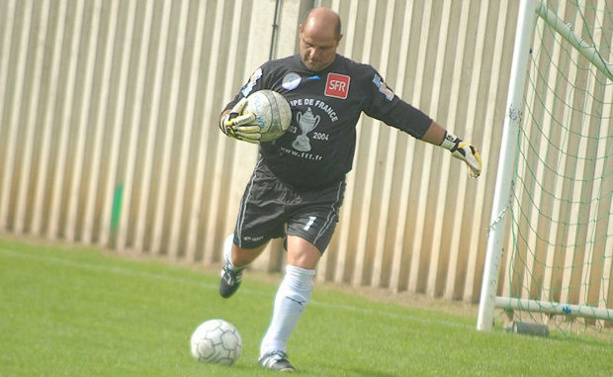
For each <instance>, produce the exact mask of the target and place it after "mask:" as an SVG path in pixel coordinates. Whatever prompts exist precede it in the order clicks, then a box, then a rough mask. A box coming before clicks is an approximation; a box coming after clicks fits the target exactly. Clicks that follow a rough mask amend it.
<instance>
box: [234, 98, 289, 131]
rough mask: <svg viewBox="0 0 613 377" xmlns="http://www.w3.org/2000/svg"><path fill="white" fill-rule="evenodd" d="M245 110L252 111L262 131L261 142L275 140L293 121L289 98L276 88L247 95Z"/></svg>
mask: <svg viewBox="0 0 613 377" xmlns="http://www.w3.org/2000/svg"><path fill="white" fill-rule="evenodd" d="M243 112H252V113H254V114H255V115H256V117H257V118H256V121H257V122H258V125H259V126H260V132H261V133H262V138H261V139H260V141H261V142H266V141H273V140H276V139H278V138H280V137H281V136H283V134H284V133H285V131H287V129H288V128H289V126H290V123H291V122H292V110H291V108H290V106H289V103H288V102H287V100H286V99H285V98H284V97H283V96H282V95H281V94H279V93H278V92H275V91H274V90H268V89H264V90H258V91H257V92H254V93H252V94H250V95H249V96H248V97H247V105H246V106H245V109H244V110H243Z"/></svg>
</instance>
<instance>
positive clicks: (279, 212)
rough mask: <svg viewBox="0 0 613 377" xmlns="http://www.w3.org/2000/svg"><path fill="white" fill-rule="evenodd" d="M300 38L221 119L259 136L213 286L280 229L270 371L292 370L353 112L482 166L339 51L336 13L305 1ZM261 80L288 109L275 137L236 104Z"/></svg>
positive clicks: (228, 281)
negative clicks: (268, 138) (264, 137)
mask: <svg viewBox="0 0 613 377" xmlns="http://www.w3.org/2000/svg"><path fill="white" fill-rule="evenodd" d="M299 38H300V50H299V54H297V55H294V56H289V57H286V58H282V59H278V60H273V61H269V62H267V63H265V64H263V65H262V66H260V67H259V68H258V69H257V70H256V71H255V72H254V73H253V75H252V76H251V77H250V79H249V81H248V82H247V83H246V84H245V85H244V86H243V87H242V89H241V90H240V92H239V93H238V94H237V95H236V97H235V98H234V99H233V100H232V101H231V102H230V103H229V104H228V105H227V106H226V108H225V109H224V111H223V112H222V114H221V119H220V124H219V126H220V128H221V131H222V132H224V133H225V134H226V135H228V136H230V137H232V138H235V139H238V140H243V141H247V142H251V143H258V144H260V147H259V152H260V157H259V159H258V161H257V164H256V166H255V169H254V171H253V175H252V177H251V179H250V181H249V183H248V185H247V188H246V189H245V192H244V194H243V197H242V200H241V204H240V209H239V213H238V216H237V221H236V226H235V230H234V234H233V235H231V236H230V237H228V239H227V240H226V242H225V244H224V250H223V255H224V261H225V265H224V267H223V269H222V271H221V283H220V294H221V296H223V297H225V298H227V297H230V296H232V295H233V294H234V293H235V292H236V290H237V289H238V288H239V285H240V284H241V280H242V273H243V269H244V268H245V267H246V266H248V265H249V264H250V263H251V262H253V261H254V260H255V259H256V258H257V257H258V256H259V255H260V254H261V253H262V251H263V250H264V248H265V247H266V245H267V244H268V242H269V241H270V240H271V239H272V238H280V237H283V238H284V241H285V248H286V250H287V264H286V269H285V276H284V278H283V281H282V282H281V284H280V286H279V289H278V292H277V295H276V298H275V300H274V304H273V313H272V319H271V322H270V325H269V327H268V330H267V332H266V334H265V335H264V338H263V340H262V343H261V347H260V359H259V362H260V364H261V365H262V366H263V367H265V368H270V369H274V370H278V371H294V370H295V369H294V367H293V365H292V364H291V363H290V361H289V360H288V358H287V353H286V351H287V341H288V339H289V337H290V335H291V333H292V331H293V329H294V327H295V326H296V323H297V321H298V319H299V318H300V315H301V313H302V311H303V310H304V308H305V306H306V305H307V304H308V302H309V299H310V297H311V290H312V287H313V277H314V275H315V269H316V267H317V264H318V262H319V260H320V258H321V257H322V254H323V253H324V251H325V250H326V247H327V246H328V243H329V242H330V239H331V238H332V234H333V233H334V229H335V226H336V223H337V221H338V213H339V208H340V207H341V205H342V202H343V194H344V191H345V175H346V174H347V173H348V172H349V171H350V170H351V169H352V162H353V156H354V152H355V147H356V124H357V122H358V120H359V118H360V115H361V113H365V114H366V115H368V116H371V117H373V118H375V119H378V120H381V121H382V122H384V123H386V124H387V125H389V126H391V127H394V128H397V129H400V130H402V131H404V132H406V133H408V134H410V135H411V136H413V137H415V138H417V139H419V140H422V141H425V142H427V143H431V144H434V145H438V146H441V147H442V148H444V149H447V150H449V151H450V152H451V155H452V156H453V157H455V158H457V159H459V160H461V161H462V162H463V163H465V164H466V165H467V167H468V170H469V174H470V175H471V176H474V177H477V176H479V174H480V173H481V157H480V156H479V152H478V151H477V149H476V148H475V147H474V146H473V145H471V144H470V143H468V142H466V141H463V140H462V139H460V138H459V137H457V136H455V135H453V134H451V133H449V132H447V131H446V130H445V129H444V128H443V127H441V126H440V125H439V124H437V123H436V122H435V121H433V120H432V119H430V118H429V117H428V116H427V115H426V114H424V113H423V112H422V111H420V110H418V109H416V108H414V107H413V106H411V105H410V104H408V103H407V102H405V101H403V100H401V99H400V98H399V97H398V96H396V95H395V94H394V92H393V91H392V89H391V88H390V87H388V86H387V84H386V83H385V81H384V80H383V78H382V76H381V75H379V73H378V72H377V71H376V70H375V69H374V68H373V67H372V66H370V65H367V64H360V63H357V62H354V61H352V60H350V59H348V58H346V57H344V56H341V55H339V54H337V52H336V50H337V47H338V45H339V42H340V41H341V38H342V34H341V22H340V17H339V16H338V14H337V13H335V12H334V11H332V10H330V9H327V8H315V9H313V10H311V12H310V13H309V15H308V16H307V18H306V19H305V21H304V23H303V24H301V25H300V26H299ZM262 89H271V90H275V91H277V92H279V93H281V94H282V95H283V96H284V97H285V98H286V99H287V101H288V102H289V103H290V106H291V109H292V124H291V126H290V128H289V130H288V131H287V132H286V133H285V134H284V135H283V136H282V137H281V138H279V139H277V140H275V141H273V142H262V143H259V139H260V137H261V135H260V134H259V127H254V126H253V125H254V124H253V119H254V118H255V117H254V115H253V114H249V113H244V112H243V109H244V107H245V103H246V100H245V97H247V96H248V95H249V94H251V93H253V92H255V91H257V90H262Z"/></svg>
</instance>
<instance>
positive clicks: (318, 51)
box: [299, 8, 343, 71]
mask: <svg viewBox="0 0 613 377" xmlns="http://www.w3.org/2000/svg"><path fill="white" fill-rule="evenodd" d="M299 30H300V57H301V58H302V62H303V63H304V65H305V66H306V67H307V68H308V69H310V70H311V71H321V70H323V69H325V68H327V67H328V66H329V65H330V64H332V63H333V62H334V59H335V58H336V49H337V47H338V44H339V42H340V41H341V38H342V37H343V35H342V34H341V19H340V17H339V15H338V14H337V13H336V12H335V11H333V10H332V9H329V8H315V9H313V10H311V12H310V13H309V14H308V16H307V17H306V19H305V20H304V24H302V25H300V27H299Z"/></svg>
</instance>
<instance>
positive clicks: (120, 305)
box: [0, 239, 613, 377]
mask: <svg viewBox="0 0 613 377" xmlns="http://www.w3.org/2000/svg"><path fill="white" fill-rule="evenodd" d="M277 278H278V279H277ZM279 279H280V277H275V279H270V278H267V279H262V278H258V274H254V273H249V272H247V273H246V275H245V279H244V280H243V286H242V287H241V290H240V291H239V292H238V293H237V294H236V295H235V296H234V297H233V298H232V299H230V300H224V299H222V298H220V297H219V295H218V280H219V279H218V277H217V275H216V274H214V273H212V272H204V271H202V269H196V268H189V267H186V266H176V265H168V264H165V263H162V262H155V261H150V260H147V261H142V260H141V261H138V260H134V259H127V258H121V257H118V256H114V255H110V254H108V253H105V252H102V251H99V250H96V249H89V248H84V247H74V246H62V247H60V246H58V245H54V246H48V245H40V244H35V243H31V242H22V241H18V240H13V239H11V240H6V239H5V240H2V239H0V339H1V341H0V376H2V377H4V376H130V377H132V376H148V377H151V376H223V377H233V376H249V377H251V376H272V375H275V374H276V373H275V372H272V371H268V370H264V369H262V368H261V367H259V366H258V364H257V356H258V355H257V352H258V349H259V341H260V338H261V336H262V335H263V332H264V330H265V328H266V326H267V324H268V320H269V318H270V310H271V305H272V298H273V296H274V294H275V290H276V282H277V281H278V280H279ZM271 280H274V281H271ZM211 318H223V319H226V320H228V321H230V322H232V323H234V324H235V325H236V326H237V327H238V328H239V330H240V332H241V335H242V338H243V343H244V349H243V355H242V357H241V358H240V360H239V361H238V362H237V364H236V365H235V366H233V367H222V366H215V365H208V364H203V363H199V362H197V361H195V360H194V359H192V357H191V355H190V353H189V337H190V335H191V332H192V331H193V329H194V328H195V327H196V326H197V325H198V324H199V323H200V322H202V321H204V320H206V319H211ZM474 328H475V318H472V317H469V316H465V315H454V314H450V313H445V312H441V311H433V310H427V309H424V308H414V307H410V306H407V305H397V304H393V303H388V302H386V303H383V302H380V301H374V300H368V299H366V298H364V297H358V296H357V295H351V294H348V293H347V292H341V291H338V290H334V289H328V288H326V289H318V287H317V285H316V288H315V292H314V293H313V298H312V301H311V304H310V305H309V307H308V308H307V309H306V311H305V313H304V316H303V318H302V320H301V322H300V323H299V324H298V327H297V329H296V331H295V333H294V335H293V337H292V339H291V340H290V344H289V355H290V359H291V360H292V362H293V363H294V365H295V366H296V367H297V368H298V375H301V376H335V377H340V376H362V377H391V376H611V375H613V357H612V356H611V355H612V351H613V344H612V343H611V341H610V340H602V339H593V338H584V337H581V338H579V337H569V336H560V337H556V336H555V335H553V336H550V337H549V338H539V337H528V336H521V335H514V334H509V333H506V332H504V331H502V330H500V329H498V330H496V331H494V332H492V333H489V334H484V333H480V332H477V331H476V330H475V329H474Z"/></svg>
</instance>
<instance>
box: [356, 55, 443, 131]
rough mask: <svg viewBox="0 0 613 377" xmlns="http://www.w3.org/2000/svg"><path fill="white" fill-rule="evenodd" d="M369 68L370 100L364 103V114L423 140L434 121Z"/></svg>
mask: <svg viewBox="0 0 613 377" xmlns="http://www.w3.org/2000/svg"><path fill="white" fill-rule="evenodd" d="M369 68H370V69H369V72H368V79H369V81H370V82H369V84H368V87H367V88H366V91H367V94H366V97H367V98H368V99H367V100H366V101H365V103H364V112H365V113H366V114H367V115H368V116H370V117H373V118H375V119H378V120H380V121H382V122H384V123H385V124H387V125H389V126H392V127H394V128H397V129H399V130H401V131H404V132H406V133H408V134H410V135H411V136H413V137H415V138H417V139H421V138H422V137H423V135H424V134H425V133H426V131H427V130H428V128H429V127H430V125H431V124H432V119H431V118H430V117H429V116H428V115H426V114H425V113H424V112H422V111H421V110H419V109H417V108H415V107H413V106H412V105H411V104H409V103H407V102H405V101H404V100H402V99H401V98H400V97H398V96H397V95H396V94H395V93H394V92H393V90H392V89H391V88H390V87H388V86H387V84H386V83H385V81H384V80H383V78H382V77H381V75H379V73H378V72H377V71H376V70H375V69H374V68H372V67H370V66H369Z"/></svg>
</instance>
